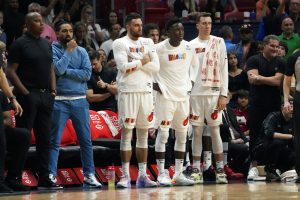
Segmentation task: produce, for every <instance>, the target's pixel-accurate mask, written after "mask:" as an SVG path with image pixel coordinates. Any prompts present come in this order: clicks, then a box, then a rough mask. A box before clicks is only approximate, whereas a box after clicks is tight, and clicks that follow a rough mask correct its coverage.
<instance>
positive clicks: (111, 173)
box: [106, 165, 116, 188]
mask: <svg viewBox="0 0 300 200" xmlns="http://www.w3.org/2000/svg"><path fill="white" fill-rule="evenodd" d="M106 177H107V181H108V188H114V187H115V181H116V173H115V166H114V165H112V166H108V167H107V171H106Z"/></svg>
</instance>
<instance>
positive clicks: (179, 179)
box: [172, 173, 195, 186]
mask: <svg viewBox="0 0 300 200" xmlns="http://www.w3.org/2000/svg"><path fill="white" fill-rule="evenodd" d="M194 184H195V182H194V181H193V180H191V179H188V178H187V177H185V175H184V174H183V173H180V174H179V175H177V176H176V177H175V175H174V177H173V179H172V185H175V186H189V185H194Z"/></svg>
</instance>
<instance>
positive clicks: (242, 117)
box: [233, 90, 249, 136]
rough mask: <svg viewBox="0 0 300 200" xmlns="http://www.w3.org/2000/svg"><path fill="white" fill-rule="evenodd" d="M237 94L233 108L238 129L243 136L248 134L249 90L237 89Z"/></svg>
mask: <svg viewBox="0 0 300 200" xmlns="http://www.w3.org/2000/svg"><path fill="white" fill-rule="evenodd" d="M236 96H237V107H236V108H235V109H234V110H233V111H234V113H235V115H236V119H237V122H238V124H239V126H240V130H241V132H242V133H244V135H245V136H248V135H249V111H248V106H249V92H248V91H247V90H238V91H237V93H236Z"/></svg>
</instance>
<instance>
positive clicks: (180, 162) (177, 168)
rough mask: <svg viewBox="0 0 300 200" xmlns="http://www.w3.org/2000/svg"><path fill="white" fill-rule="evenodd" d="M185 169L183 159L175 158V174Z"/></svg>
mask: <svg viewBox="0 0 300 200" xmlns="http://www.w3.org/2000/svg"><path fill="white" fill-rule="evenodd" d="M182 171H183V159H175V175H174V176H178V175H179V174H180V173H181V172H182Z"/></svg>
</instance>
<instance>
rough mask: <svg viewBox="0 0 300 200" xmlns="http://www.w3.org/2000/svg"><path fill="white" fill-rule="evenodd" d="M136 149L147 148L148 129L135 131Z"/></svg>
mask: <svg viewBox="0 0 300 200" xmlns="http://www.w3.org/2000/svg"><path fill="white" fill-rule="evenodd" d="M136 147H137V148H145V149H146V148H148V129H140V128H137V129H136Z"/></svg>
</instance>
